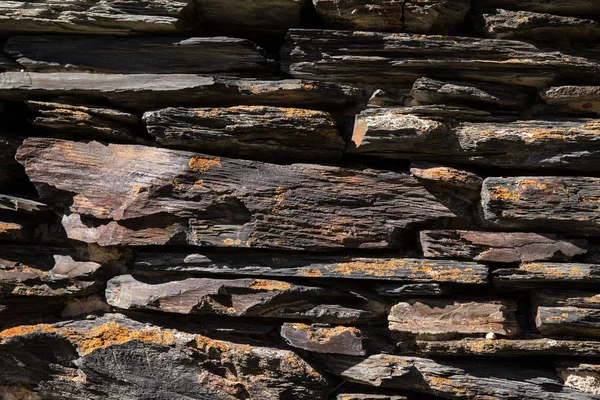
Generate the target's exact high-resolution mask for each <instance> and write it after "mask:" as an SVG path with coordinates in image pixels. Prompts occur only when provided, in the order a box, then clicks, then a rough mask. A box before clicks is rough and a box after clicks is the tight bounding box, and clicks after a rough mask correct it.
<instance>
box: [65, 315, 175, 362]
mask: <svg viewBox="0 0 600 400" xmlns="http://www.w3.org/2000/svg"><path fill="white" fill-rule="evenodd" d="M59 334H61V335H62V336H65V337H67V338H68V339H69V340H70V341H71V342H73V343H74V344H76V345H77V347H78V348H79V352H80V353H81V354H82V355H86V354H89V353H91V352H93V351H94V350H98V349H103V348H106V347H109V346H112V345H114V344H122V343H126V342H129V341H132V340H139V341H142V342H151V343H159V344H164V345H167V346H168V345H173V344H174V343H175V342H176V340H175V335H174V334H173V333H171V332H169V331H166V330H161V329H159V328H151V329H143V330H135V329H131V328H129V327H126V326H122V325H119V324H117V323H116V322H107V323H105V324H102V325H100V326H98V327H96V328H94V329H91V330H89V331H75V330H73V329H66V328H65V329H61V330H60V331H59Z"/></svg>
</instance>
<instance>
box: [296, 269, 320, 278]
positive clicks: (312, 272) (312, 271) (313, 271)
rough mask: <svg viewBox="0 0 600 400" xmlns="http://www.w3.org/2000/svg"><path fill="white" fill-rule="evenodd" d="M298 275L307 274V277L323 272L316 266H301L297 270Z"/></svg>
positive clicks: (317, 275)
mask: <svg viewBox="0 0 600 400" xmlns="http://www.w3.org/2000/svg"><path fill="white" fill-rule="evenodd" d="M298 275H302V276H309V277H320V276H323V272H321V270H318V269H316V268H302V269H299V270H298Z"/></svg>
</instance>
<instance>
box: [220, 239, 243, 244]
mask: <svg viewBox="0 0 600 400" xmlns="http://www.w3.org/2000/svg"><path fill="white" fill-rule="evenodd" d="M241 243H242V241H241V240H240V239H236V240H233V239H231V238H227V239H225V240H223V244H226V245H227V246H236V245H239V244H241Z"/></svg>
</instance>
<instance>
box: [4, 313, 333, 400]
mask: <svg viewBox="0 0 600 400" xmlns="http://www.w3.org/2000/svg"><path fill="white" fill-rule="evenodd" d="M40 346H41V347H40ZM48 348H51V349H52V352H51V354H52V355H51V356H47V355H44V354H43V351H41V350H42V349H44V350H46V351H47V349H48ZM0 364H2V365H3V366H4V373H3V374H2V376H1V377H0V387H2V388H3V390H5V392H3V393H7V392H8V394H9V395H12V394H13V393H14V394H15V396H16V395H17V394H20V395H21V396H22V395H23V393H25V394H28V395H30V396H32V397H30V398H32V399H33V398H53V397H56V396H57V394H59V396H60V397H61V398H68V399H76V398H85V399H92V400H101V399H116V398H122V399H125V398H129V399H142V398H152V399H155V400H173V399H178V400H183V399H215V400H217V399H218V400H233V399H240V398H244V397H245V398H252V399H277V398H286V397H288V396H290V397H291V398H294V399H304V400H308V399H320V398H325V397H326V395H327V393H328V392H329V390H331V389H330V388H329V387H328V383H327V381H326V380H325V378H324V377H323V376H322V375H321V374H319V373H318V372H317V371H316V370H315V369H314V368H313V367H311V366H310V365H309V364H308V363H307V362H306V361H304V360H303V359H302V358H300V357H299V356H298V355H296V354H295V353H294V352H292V351H290V350H283V349H278V348H273V347H266V346H260V345H248V344H240V343H234V342H229V341H223V340H216V339H212V338H209V337H206V336H202V335H197V334H192V333H188V332H185V331H180V330H175V329H168V328H165V327H161V326H158V325H154V324H146V323H142V322H137V321H135V320H131V319H128V318H126V317H124V316H122V315H118V314H106V315H105V316H102V317H99V318H96V319H94V320H85V319H83V320H79V321H77V320H75V321H65V322H60V323H55V324H38V325H21V326H16V327H13V328H10V329H6V330H4V331H2V332H0ZM157 376H160V377H161V378H160V379H157Z"/></svg>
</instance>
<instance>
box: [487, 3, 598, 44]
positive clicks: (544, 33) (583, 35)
mask: <svg viewBox="0 0 600 400" xmlns="http://www.w3.org/2000/svg"><path fill="white" fill-rule="evenodd" d="M477 27H478V30H479V32H481V33H482V34H483V35H484V36H485V37H488V38H494V39H515V40H534V41H536V42H550V43H556V42H569V41H571V42H592V43H593V42H596V41H597V40H598V39H599V38H600V23H598V22H597V21H594V20H591V19H582V18H574V17H565V16H559V15H552V14H545V13H534V12H529V11H509V10H502V9H497V10H492V11H490V12H487V13H483V14H481V15H480V16H479V18H478V23H477Z"/></svg>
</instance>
